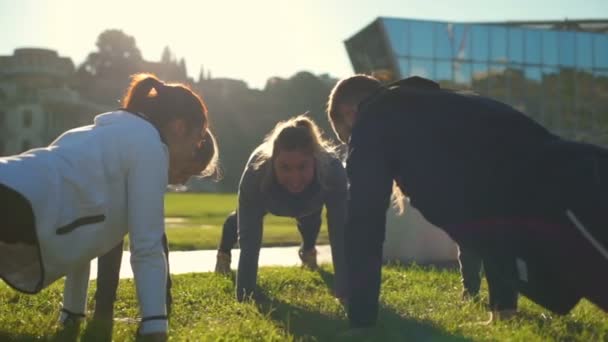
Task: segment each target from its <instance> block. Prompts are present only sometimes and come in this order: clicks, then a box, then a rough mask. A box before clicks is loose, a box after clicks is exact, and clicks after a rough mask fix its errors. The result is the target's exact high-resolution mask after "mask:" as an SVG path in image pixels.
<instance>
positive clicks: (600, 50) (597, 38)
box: [593, 34, 608, 68]
mask: <svg viewBox="0 0 608 342" xmlns="http://www.w3.org/2000/svg"><path fill="white" fill-rule="evenodd" d="M593 52H594V54H595V56H594V59H593V64H594V66H595V67H596V68H608V35H606V34H595V35H594V37H593Z"/></svg>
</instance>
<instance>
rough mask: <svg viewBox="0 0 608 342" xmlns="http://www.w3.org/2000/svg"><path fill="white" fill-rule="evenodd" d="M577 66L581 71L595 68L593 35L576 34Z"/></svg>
mask: <svg viewBox="0 0 608 342" xmlns="http://www.w3.org/2000/svg"><path fill="white" fill-rule="evenodd" d="M576 66H577V67H578V68H580V69H591V68H592V67H593V34H590V33H583V32H579V33H577V34H576Z"/></svg>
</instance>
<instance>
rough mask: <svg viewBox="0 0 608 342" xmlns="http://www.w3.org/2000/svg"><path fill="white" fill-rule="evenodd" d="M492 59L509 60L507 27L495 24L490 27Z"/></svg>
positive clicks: (496, 60) (498, 60)
mask: <svg viewBox="0 0 608 342" xmlns="http://www.w3.org/2000/svg"><path fill="white" fill-rule="evenodd" d="M490 59H491V60H492V61H494V62H506V61H507V29H506V27H500V26H495V27H492V28H491V29H490Z"/></svg>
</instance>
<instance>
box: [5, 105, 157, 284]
mask: <svg viewBox="0 0 608 342" xmlns="http://www.w3.org/2000/svg"><path fill="white" fill-rule="evenodd" d="M155 141H157V142H158V143H156V144H154V142H155ZM136 146H139V150H142V149H144V148H145V149H147V150H149V151H150V153H151V154H158V153H161V154H162V153H166V152H165V147H163V146H162V143H161V142H160V139H159V138H158V132H157V130H156V129H155V128H154V127H153V126H152V125H150V124H149V123H148V122H146V121H145V120H142V119H141V118H138V117H136V116H134V115H133V114H130V113H127V112H123V111H116V112H110V113H105V114H101V115H98V116H97V117H96V118H95V124H94V125H89V126H83V127H78V128H75V129H72V130H69V131H67V132H65V133H64V134H62V135H61V136H60V137H59V138H57V139H56V140H55V141H54V142H53V143H51V145H49V146H48V147H46V148H37V149H33V150H30V151H27V152H24V153H23V154H20V155H17V156H14V157H8V158H2V159H0V164H1V166H2V167H0V182H1V183H7V184H11V187H12V188H13V189H14V190H17V191H19V192H20V193H22V194H24V195H26V197H27V198H28V199H30V202H31V203H32V206H33V208H32V209H33V211H34V213H36V217H37V225H39V226H40V227H41V229H39V230H38V240H39V241H40V242H41V243H40V247H41V253H42V254H43V256H44V257H45V258H44V260H45V265H44V266H45V267H44V268H45V269H44V284H36V285H34V284H30V285H28V288H29V290H30V291H32V292H33V291H36V287H38V286H45V285H46V284H49V283H50V282H53V281H54V280H55V279H57V278H58V277H60V276H62V275H63V272H64V269H65V267H66V266H67V265H72V267H73V262H74V260H87V262H88V260H90V259H92V258H94V257H96V256H98V255H99V254H101V253H104V252H106V251H107V250H109V249H110V248H112V247H113V246H114V245H115V244H116V243H117V242H118V241H120V239H121V238H122V236H124V235H125V234H126V232H127V226H126V220H127V215H126V202H127V194H126V191H127V190H126V177H127V173H128V164H129V160H131V159H132V158H130V157H129V154H133V153H132V150H131V149H132V148H135V147H136ZM142 146H143V147H144V148H142ZM117 152H118V153H117ZM159 166H165V165H159ZM39 187H45V188H46V191H44V192H41V191H39ZM40 196H44V197H45V198H44V199H42V198H39V197H40ZM37 197H38V198H37ZM73 203H78V205H77V206H75V205H73ZM95 223H103V224H99V225H93V226H91V227H87V228H86V229H84V230H78V227H79V226H81V225H83V224H95ZM100 229H103V234H102V235H101V238H100V236H99V235H97V234H95V233H94V232H97V231H99V230H100ZM68 232H70V233H72V234H67V233H68ZM66 239H67V240H70V241H71V242H67V244H68V245H70V246H73V248H71V249H69V250H65V248H61V246H64V245H65V244H66ZM85 247H86V248H85ZM51 265H52V266H51ZM72 267H70V268H72Z"/></svg>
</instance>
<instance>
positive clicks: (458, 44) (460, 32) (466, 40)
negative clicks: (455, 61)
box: [453, 24, 471, 69]
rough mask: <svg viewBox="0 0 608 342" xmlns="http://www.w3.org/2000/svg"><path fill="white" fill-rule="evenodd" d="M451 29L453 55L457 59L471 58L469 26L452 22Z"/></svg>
mask: <svg viewBox="0 0 608 342" xmlns="http://www.w3.org/2000/svg"><path fill="white" fill-rule="evenodd" d="M453 30H454V57H456V58H459V59H471V26H470V25H465V24H454V29H453ZM469 69H470V68H469Z"/></svg>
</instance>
